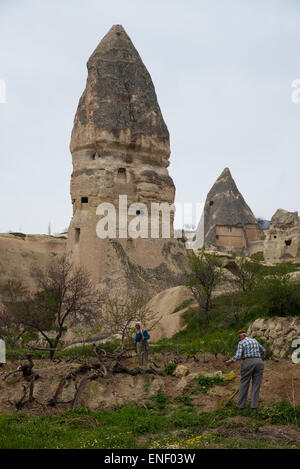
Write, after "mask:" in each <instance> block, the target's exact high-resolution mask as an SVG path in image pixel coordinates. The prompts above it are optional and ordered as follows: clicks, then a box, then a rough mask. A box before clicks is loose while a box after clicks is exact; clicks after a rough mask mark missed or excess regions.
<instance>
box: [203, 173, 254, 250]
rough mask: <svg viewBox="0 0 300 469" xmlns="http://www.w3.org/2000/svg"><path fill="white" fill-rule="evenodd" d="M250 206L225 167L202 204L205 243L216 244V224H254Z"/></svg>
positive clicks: (240, 225) (229, 225)
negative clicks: (203, 204)
mask: <svg viewBox="0 0 300 469" xmlns="http://www.w3.org/2000/svg"><path fill="white" fill-rule="evenodd" d="M256 224H257V221H256V218H255V216H254V215H253V213H252V211H251V209H250V207H249V206H248V205H247V203H246V202H245V200H244V197H243V196H242V194H241V193H240V192H239V190H238V188H237V186H236V184H235V182H234V179H233V177H232V176H231V173H230V170H229V168H225V169H224V170H223V172H222V173H221V175H220V176H219V177H218V179H217V180H216V182H215V184H214V185H213V187H212V188H211V189H210V191H209V193H208V195H207V198H206V202H205V206H204V239H205V245H215V244H216V226H228V227H233V226H239V227H244V226H245V225H256Z"/></svg>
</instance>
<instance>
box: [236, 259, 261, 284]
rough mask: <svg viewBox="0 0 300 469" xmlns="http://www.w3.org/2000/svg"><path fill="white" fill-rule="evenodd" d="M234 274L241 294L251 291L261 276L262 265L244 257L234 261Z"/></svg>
mask: <svg viewBox="0 0 300 469" xmlns="http://www.w3.org/2000/svg"><path fill="white" fill-rule="evenodd" d="M236 266H237V269H236V272H235V274H236V275H237V281H238V285H239V288H240V290H241V291H242V292H248V291H252V290H253V288H255V286H256V285H257V284H258V283H259V282H260V280H261V278H262V276H263V269H264V267H263V265H262V264H260V262H257V261H256V260H254V259H251V260H250V261H249V260H248V259H247V258H246V257H241V258H239V259H237V260H236Z"/></svg>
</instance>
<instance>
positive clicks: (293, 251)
mask: <svg viewBox="0 0 300 469" xmlns="http://www.w3.org/2000/svg"><path fill="white" fill-rule="evenodd" d="M264 256H265V259H266V260H267V261H268V262H274V263H277V262H286V261H290V262H298V261H299V260H300V221H299V216H298V212H288V211H287V210H283V209H278V210H277V211H276V212H275V214H274V215H273V217H272V219H271V224H270V227H269V230H268V231H267V237H266V240H265V246H264Z"/></svg>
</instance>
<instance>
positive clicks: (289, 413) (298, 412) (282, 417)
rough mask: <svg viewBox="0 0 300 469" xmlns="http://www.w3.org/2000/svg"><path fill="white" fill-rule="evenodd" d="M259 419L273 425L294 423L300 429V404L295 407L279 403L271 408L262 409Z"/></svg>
mask: <svg viewBox="0 0 300 469" xmlns="http://www.w3.org/2000/svg"><path fill="white" fill-rule="evenodd" d="M257 418H260V419H263V420H268V421H269V422H270V423H271V424H273V425H288V424H290V423H294V424H296V425H298V426H299V427H300V404H297V405H296V406H295V407H293V406H291V405H290V404H289V403H287V402H278V403H276V404H273V405H272V406H270V407H262V408H261V409H259V411H258V415H257Z"/></svg>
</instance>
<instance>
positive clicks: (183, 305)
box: [172, 298, 193, 314]
mask: <svg viewBox="0 0 300 469" xmlns="http://www.w3.org/2000/svg"><path fill="white" fill-rule="evenodd" d="M192 302H193V298H188V299H187V300H184V301H183V302H182V303H181V304H180V305H179V306H177V308H175V309H174V311H172V314H175V313H177V312H178V311H181V310H182V309H185V308H187V307H188V306H189V305H190V304H191V303H192Z"/></svg>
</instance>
